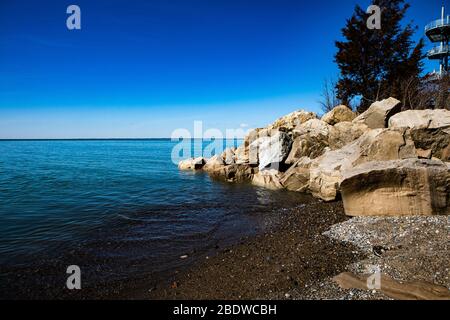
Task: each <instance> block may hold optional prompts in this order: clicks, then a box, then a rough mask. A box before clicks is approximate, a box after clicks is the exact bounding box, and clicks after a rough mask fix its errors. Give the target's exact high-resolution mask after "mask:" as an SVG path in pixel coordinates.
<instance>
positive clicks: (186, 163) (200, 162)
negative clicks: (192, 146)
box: [178, 157, 206, 170]
mask: <svg viewBox="0 0 450 320" xmlns="http://www.w3.org/2000/svg"><path fill="white" fill-rule="evenodd" d="M205 163H206V160H205V158H203V157H198V158H192V159H186V160H182V161H180V162H179V163H178V168H179V169H180V170H200V169H202V168H203V166H204V165H205Z"/></svg>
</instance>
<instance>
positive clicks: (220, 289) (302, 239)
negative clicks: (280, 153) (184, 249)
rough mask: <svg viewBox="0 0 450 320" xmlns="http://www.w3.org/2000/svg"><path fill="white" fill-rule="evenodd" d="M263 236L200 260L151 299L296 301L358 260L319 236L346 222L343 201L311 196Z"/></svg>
mask: <svg viewBox="0 0 450 320" xmlns="http://www.w3.org/2000/svg"><path fill="white" fill-rule="evenodd" d="M276 219H277V221H273V225H272V226H271V227H269V228H267V229H266V230H264V231H263V232H262V233H261V234H257V235H254V236H250V237H247V238H246V239H244V240H243V241H241V242H240V243H238V244H235V245H232V246H229V247H227V248H224V249H221V250H219V251H218V252H217V254H215V255H212V256H207V257H204V259H203V261H198V263H196V264H195V265H194V266H193V267H191V268H189V269H188V270H186V271H184V272H180V273H179V274H177V275H176V276H174V277H171V278H170V280H169V281H163V282H161V283H159V284H158V285H157V286H156V287H153V288H152V290H151V292H149V293H148V294H147V295H146V298H149V299H182V300H185V299H195V300H197V299H207V300H210V299H225V300H231V299H296V298H304V299H305V298H306V299H307V298H308V294H309V293H308V292H309V291H310V289H309V288H312V287H314V286H315V285H317V284H318V283H320V282H321V281H323V280H326V279H327V278H329V277H332V276H334V275H336V274H338V273H340V272H344V271H346V270H347V269H346V267H347V265H349V264H350V263H352V262H356V261H357V260H358V259H360V258H362V257H363V255H362V253H361V252H360V251H359V250H358V249H357V248H356V247H354V246H352V245H347V244H343V243H340V242H338V241H333V240H332V239H330V238H328V237H326V236H324V235H322V233H323V232H325V231H327V230H328V229H329V228H330V227H331V226H332V225H335V224H336V223H340V222H344V221H347V220H348V219H349V217H347V216H345V214H344V209H343V206H342V202H340V201H339V202H332V203H326V202H321V201H319V200H317V199H314V198H313V197H311V199H310V201H307V202H306V203H303V204H302V205H301V206H300V207H297V208H292V209H289V210H286V212H284V213H283V214H282V215H281V216H279V217H278V218H276Z"/></svg>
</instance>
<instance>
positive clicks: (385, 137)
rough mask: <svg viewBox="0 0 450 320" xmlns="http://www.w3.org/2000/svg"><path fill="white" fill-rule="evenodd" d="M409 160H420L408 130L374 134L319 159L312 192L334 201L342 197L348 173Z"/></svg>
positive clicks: (312, 172)
mask: <svg viewBox="0 0 450 320" xmlns="http://www.w3.org/2000/svg"><path fill="white" fill-rule="evenodd" d="M406 158H417V154H416V150H415V148H414V144H413V142H412V141H411V140H410V138H409V136H408V132H407V131H406V130H404V129H401V130H389V129H376V130H370V131H368V132H366V133H365V134H364V135H362V136H361V137H360V138H359V139H357V140H356V141H354V142H353V143H350V144H348V145H346V146H345V147H343V148H341V149H338V150H332V151H328V152H326V153H325V154H324V155H323V156H321V157H319V158H317V159H315V160H314V161H313V162H312V164H311V167H310V186H309V189H310V191H311V193H312V194H313V195H314V196H316V197H318V198H321V199H322V200H324V201H332V200H335V199H336V198H337V196H338V194H339V189H340V188H339V186H340V183H341V181H342V177H343V172H344V171H345V170H348V169H351V168H352V167H354V166H356V165H359V164H362V163H365V162H370V161H387V160H395V159H406Z"/></svg>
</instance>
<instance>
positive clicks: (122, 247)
mask: <svg viewBox="0 0 450 320" xmlns="http://www.w3.org/2000/svg"><path fill="white" fill-rule="evenodd" d="M176 144H177V142H173V141H170V140H168V139H139V140H128V139H126V140H123V139H120V140H117V139H114V140H39V141H36V140H33V141H29V140H20V141H2V143H0V240H1V241H0V285H1V287H2V290H1V293H0V298H17V297H19V298H45V297H56V298H61V297H65V296H66V295H67V296H69V297H70V296H71V294H72V293H69V292H68V290H66V289H65V280H66V277H67V275H66V268H67V266H69V265H78V266H80V268H81V270H82V276H83V277H82V279H83V290H81V292H80V293H77V297H96V296H97V295H98V296H114V295H116V294H120V293H121V292H122V291H123V290H129V289H130V288H129V286H130V285H133V284H134V283H136V284H137V283H140V284H142V281H146V282H149V283H151V282H156V281H157V280H159V279H161V278H164V277H166V276H169V275H170V274H171V273H173V272H175V271H176V270H179V269H182V268H183V267H186V266H188V265H189V264H192V263H193V262H194V261H195V259H196V258H198V257H200V256H202V255H205V254H206V253H207V252H209V251H211V250H213V249H214V248H217V247H218V246H219V247H221V246H224V245H228V244H232V243H235V242H236V241H239V239H240V238H241V237H243V236H246V235H251V234H253V233H255V232H257V231H258V230H259V229H261V228H262V227H263V225H264V219H265V217H266V216H267V215H273V214H276V213H277V212H279V211H280V209H282V208H288V207H292V206H294V205H296V204H298V203H299V198H298V195H296V194H291V193H285V192H271V191H267V190H264V189H260V188H255V187H253V186H251V185H245V184H244V185H234V184H227V183H220V182H216V181H211V179H210V178H209V177H208V175H206V174H203V173H195V172H180V171H179V170H178V168H177V167H176V165H175V164H173V163H172V162H171V159H170V156H171V151H172V149H173V147H174V146H175V145H176ZM230 144H236V142H234V141H231V142H230V141H226V142H224V145H230ZM185 254H187V255H188V256H189V258H188V259H180V256H181V255H185ZM127 285H128V287H127Z"/></svg>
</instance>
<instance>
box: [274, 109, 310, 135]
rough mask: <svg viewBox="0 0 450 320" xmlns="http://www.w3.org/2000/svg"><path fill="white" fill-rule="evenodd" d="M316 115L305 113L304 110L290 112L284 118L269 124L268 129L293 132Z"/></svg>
mask: <svg viewBox="0 0 450 320" xmlns="http://www.w3.org/2000/svg"><path fill="white" fill-rule="evenodd" d="M316 118H317V115H316V114H315V113H314V112H307V111H304V110H300V111H295V112H292V113H290V114H288V115H286V116H284V117H281V118H279V119H277V120H276V121H275V122H274V123H273V124H271V125H270V126H269V127H268V129H282V128H283V129H285V130H287V131H291V130H294V128H295V127H297V126H299V125H301V124H302V123H305V122H306V121H308V120H310V119H316Z"/></svg>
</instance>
